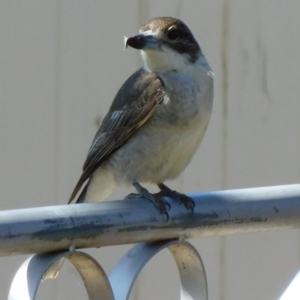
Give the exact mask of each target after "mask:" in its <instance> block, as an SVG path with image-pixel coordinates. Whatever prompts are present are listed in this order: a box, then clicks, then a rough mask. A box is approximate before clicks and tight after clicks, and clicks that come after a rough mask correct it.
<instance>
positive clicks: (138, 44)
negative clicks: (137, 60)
mask: <svg viewBox="0 0 300 300" xmlns="http://www.w3.org/2000/svg"><path fill="white" fill-rule="evenodd" d="M127 46H130V47H132V48H135V49H139V50H142V49H157V48H158V40H157V39H156V38H154V37H153V36H152V35H144V34H137V35H135V36H132V37H130V38H127V39H126V40H125V47H126V48H127Z"/></svg>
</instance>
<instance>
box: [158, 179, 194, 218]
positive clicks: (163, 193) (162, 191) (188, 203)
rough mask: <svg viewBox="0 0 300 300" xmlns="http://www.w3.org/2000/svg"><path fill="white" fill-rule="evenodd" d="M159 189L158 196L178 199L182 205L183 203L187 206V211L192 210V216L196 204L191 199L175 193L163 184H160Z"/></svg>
mask: <svg viewBox="0 0 300 300" xmlns="http://www.w3.org/2000/svg"><path fill="white" fill-rule="evenodd" d="M158 187H159V188H160V192H158V193H157V194H156V195H158V196H161V197H170V198H174V199H177V200H179V201H180V203H182V204H183V205H184V206H185V208H186V209H190V210H191V212H192V214H193V213H194V208H195V202H194V200H193V199H192V198H191V197H189V196H187V195H185V194H181V193H178V192H176V191H173V190H171V189H170V188H169V187H167V186H166V185H164V184H163V183H159V184H158Z"/></svg>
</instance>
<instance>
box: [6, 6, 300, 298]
mask: <svg viewBox="0 0 300 300" xmlns="http://www.w3.org/2000/svg"><path fill="white" fill-rule="evenodd" d="M161 15H168V16H175V17H180V18H181V19H182V20H184V21H185V22H186V23H187V24H188V26H189V27H190V28H191V30H192V31H193V33H194V35H195V36H196V38H197V40H198V41H199V42H200V45H201V47H202V49H203V51H204V53H205V54H206V57H207V58H208V60H209V61H210V63H211V66H212V67H213V69H214V71H215V73H216V79H215V99H214V101H215V102H214V110H213V116H212V119H211V123H210V126H209V128H208V131H207V134H206V136H205V138H204V141H203V143H202V145H201V149H200V150H199V151H198V152H197V154H196V156H195V158H194V160H193V163H192V164H191V165H190V166H189V167H188V168H187V170H186V171H185V173H184V175H182V176H181V177H180V178H178V180H176V181H174V182H172V183H171V184H170V185H171V186H172V187H175V188H177V189H178V190H181V191H185V192H197V191H199V192H200V191H207V190H219V189H232V188H244V187H255V186H267V185H278V184H289V183H297V182H299V181H300V134H299V132H300V118H299V115H300V96H299V94H300V1H299V0H293V1H292V0H287V1H274V0H261V1H259V0H253V1H249V0H223V1H221V0H214V1H211V0H202V1H199V0H194V1H191V0H189V1H173V0H172V1H171V0H168V1H166V0H165V1H159V0H157V1H138V0H135V1H133V0H131V1H129V0H127V1H111V0H106V1H103V0H102V1H101V0H94V1H92V0H89V1H88V0H87V1H83V0H69V1H67V0H61V1H59V0H57V1H54V0H22V1H21V0H20V1H17V0H1V1H0V125H1V130H0V141H1V143H0V166H1V168H0V198H1V204H0V205H1V208H0V209H2V210H6V209H14V208H25V207H34V206H43V205H52V204H53V205H58V204H63V203H66V201H67V199H68V197H69V195H70V192H71V190H72V189H73V187H74V185H75V183H76V181H77V179H78V177H79V175H80V171H81V166H82V164H83V162H84V159H85V155H86V153H87V150H88V148H89V146H90V143H91V140H92V138H93V135H94V134H95V131H96V130H97V127H98V125H99V122H101V119H102V118H103V117H104V115H105V113H106V111H107V109H108V107H109V105H110V103H111V101H112V99H113V97H114V95H115V94H116V92H117V90H118V88H119V87H120V86H121V84H122V83H123V82H124V80H125V79H126V78H127V77H128V76H129V75H130V74H131V73H132V72H133V71H134V70H136V69H137V68H138V67H139V66H140V64H141V60H140V58H139V54H138V52H137V51H135V50H133V49H129V50H126V51H122V47H123V36H124V35H127V36H129V35H132V34H135V33H136V32H137V30H138V28H139V26H140V25H141V24H142V23H143V22H144V21H146V20H147V19H148V18H150V17H155V16H161ZM127 192H128V191H127V190H126V191H125V190H121V191H120V190H119V191H118V192H117V193H115V194H114V195H113V197H112V198H115V199H117V198H118V199H120V198H121V197H123V196H124V195H125V194H126V193H127ZM299 242H300V235H299V231H298V230H290V231H282V232H272V233H261V234H260V233H258V234H248V235H237V236H230V237H225V238H220V237H216V238H205V239H201V240H200V239H199V240H192V243H193V244H194V245H195V246H196V247H197V249H198V250H199V252H200V254H201V255H202V257H203V260H204V263H205V266H206V270H207V275H208V281H209V282H208V284H209V293H210V300H241V299H243V300H253V299H257V300H274V299H278V298H279V296H280V295H281V293H282V292H283V291H284V289H285V287H286V286H287V285H288V283H289V282H290V281H291V279H292V278H293V276H294V275H295V273H296V272H297V270H298V269H299V265H300V261H299V259H300V253H299V246H300V243H299ZM129 247H130V246H120V247H108V248H103V249H96V250H93V249H92V250H87V251H88V252H89V253H92V254H93V255H94V256H95V257H96V258H97V259H98V260H99V261H100V263H101V264H102V265H103V267H104V268H105V269H106V270H107V271H109V270H111V268H112V267H113V265H114V264H115V263H116V261H117V260H118V258H119V257H121V256H122V255H123V254H124V253H125V251H126V250H127V249H129ZM24 259H25V256H18V257H4V258H1V259H0V290H1V299H6V297H7V293H8V289H9V285H10V283H11V281H12V278H13V276H14V273H15V272H16V271H17V269H18V267H19V266H20V264H21V263H22V262H23V261H24ZM178 290H179V286H178V275H177V274H176V269H175V265H174V264H173V263H172V260H171V257H170V254H169V253H168V252H165V253H162V254H160V255H159V256H158V257H155V259H154V260H153V261H151V263H150V264H149V265H148V266H147V268H146V269H145V271H144V272H143V273H142V274H141V276H140V278H139V281H138V283H137V285H136V287H135V290H134V292H133V295H132V299H135V300H136V299H143V300H150V299H179V296H178ZM38 299H45V300H52V299H53V300H58V299H74V300H77V299H87V296H86V294H85V291H84V288H83V284H82V283H81V281H80V279H79V278H78V276H77V274H76V273H75V271H74V270H73V269H72V267H71V266H66V267H65V268H64V270H63V272H62V274H61V275H60V277H59V278H58V280H57V281H54V282H48V281H47V282H46V283H44V284H43V285H42V288H41V289H40V290H39V293H38Z"/></svg>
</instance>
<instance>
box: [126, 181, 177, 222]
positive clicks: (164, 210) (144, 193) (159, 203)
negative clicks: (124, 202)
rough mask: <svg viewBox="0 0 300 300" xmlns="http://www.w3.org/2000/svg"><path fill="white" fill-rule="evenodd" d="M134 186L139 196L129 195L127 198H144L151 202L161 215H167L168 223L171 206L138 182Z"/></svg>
mask: <svg viewBox="0 0 300 300" xmlns="http://www.w3.org/2000/svg"><path fill="white" fill-rule="evenodd" d="M132 185H133V186H134V187H135V188H136V190H137V191H138V194H129V195H128V196H127V197H126V198H135V197H142V198H144V199H147V200H149V201H151V202H152V203H153V204H154V206H155V207H156V208H157V209H158V210H159V212H160V213H161V214H165V215H166V216H167V221H168V220H169V214H168V210H170V208H171V205H170V204H169V203H168V202H167V201H166V200H165V199H163V198H162V197H161V196H160V195H158V194H151V193H150V192H149V191H148V190H147V189H145V188H144V187H142V186H141V185H140V184H139V183H138V182H136V181H135V182H133V183H132Z"/></svg>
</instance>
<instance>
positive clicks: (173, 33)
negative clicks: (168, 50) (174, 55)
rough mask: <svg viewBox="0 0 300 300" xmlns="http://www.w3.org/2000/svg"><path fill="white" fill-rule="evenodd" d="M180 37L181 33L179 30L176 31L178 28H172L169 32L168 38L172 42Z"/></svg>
mask: <svg viewBox="0 0 300 300" xmlns="http://www.w3.org/2000/svg"><path fill="white" fill-rule="evenodd" d="M179 35H180V32H179V30H178V29H176V28H170V29H169V30H168V33H167V37H168V38H169V40H171V41H174V40H176V39H178V37H179Z"/></svg>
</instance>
